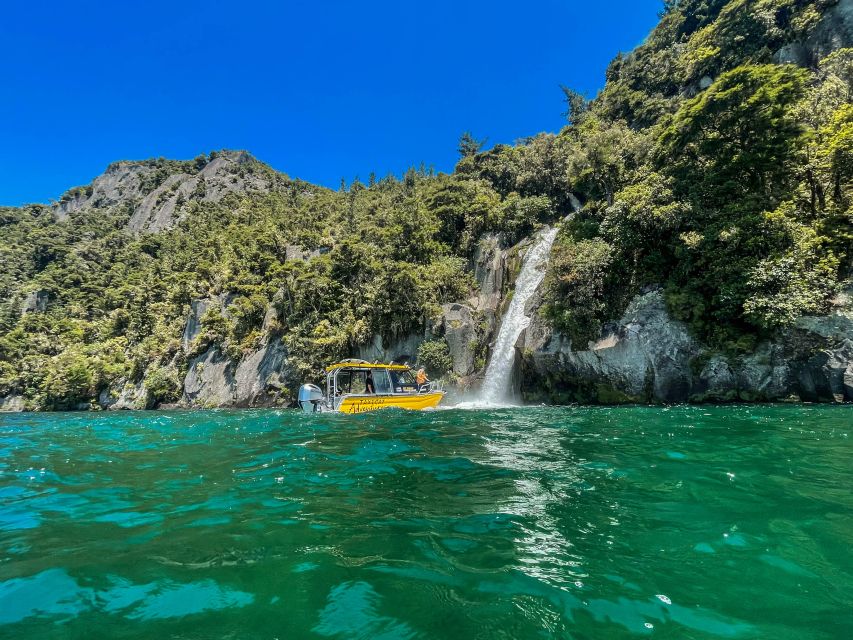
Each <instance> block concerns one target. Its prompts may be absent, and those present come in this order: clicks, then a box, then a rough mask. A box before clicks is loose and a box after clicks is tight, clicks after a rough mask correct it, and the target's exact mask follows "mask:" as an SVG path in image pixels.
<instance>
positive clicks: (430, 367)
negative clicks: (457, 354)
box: [418, 339, 453, 378]
mask: <svg viewBox="0 0 853 640" xmlns="http://www.w3.org/2000/svg"><path fill="white" fill-rule="evenodd" d="M418 365H419V366H422V367H423V368H424V369H426V371H427V373H428V374H429V375H430V376H431V377H434V378H439V377H441V376H443V375H446V374H447V373H449V372H450V370H451V369H452V368H453V358H451V357H450V348H449V347H448V346H447V342H445V341H444V340H443V339H442V340H429V341H427V342H423V343H421V346H420V347H418Z"/></svg>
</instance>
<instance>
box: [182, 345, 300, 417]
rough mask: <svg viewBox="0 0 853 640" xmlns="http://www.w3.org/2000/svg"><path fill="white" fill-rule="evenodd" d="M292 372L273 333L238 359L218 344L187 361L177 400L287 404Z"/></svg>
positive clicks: (184, 402) (212, 404)
mask: <svg viewBox="0 0 853 640" xmlns="http://www.w3.org/2000/svg"><path fill="white" fill-rule="evenodd" d="M294 382H295V380H294V372H293V371H292V369H291V368H290V367H289V365H288V363H287V350H286V348H285V346H284V344H283V343H282V342H281V340H280V339H279V338H278V337H277V336H267V337H266V338H265V339H264V341H263V343H262V344H261V346H260V347H258V349H256V350H254V351H252V352H250V353H248V354H245V355H243V357H242V358H240V360H238V361H234V360H232V359H230V358H229V357H228V356H227V355H225V354H224V353H222V351H221V349H220V348H219V346H218V345H211V346H210V347H209V348H208V349H207V351H205V352H204V353H203V354H201V355H199V356H197V357H196V358H194V359H193V360H192V361H191V362H190V364H189V370H188V371H187V375H186V378H185V379H184V391H183V397H182V399H181V404H182V405H185V406H192V407H228V406H235V407H258V406H277V405H281V404H288V403H289V402H290V400H291V398H290V395H289V391H288V385H293V384H294Z"/></svg>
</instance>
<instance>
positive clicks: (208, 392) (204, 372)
mask: <svg viewBox="0 0 853 640" xmlns="http://www.w3.org/2000/svg"><path fill="white" fill-rule="evenodd" d="M234 402H235V396H234V363H233V362H232V361H231V360H230V359H229V358H227V357H226V356H225V355H223V354H222V353H221V351H220V350H219V347H218V346H216V345H212V346H211V347H209V348H208V350H207V351H205V352H204V353H203V354H201V355H200V356H198V357H196V358H194V359H193V360H192V361H191V362H190V366H189V370H188V371H187V377H186V378H185V379H184V395H183V398H182V400H181V403H182V404H185V405H189V406H193V407H225V406H230V405H233V404H234Z"/></svg>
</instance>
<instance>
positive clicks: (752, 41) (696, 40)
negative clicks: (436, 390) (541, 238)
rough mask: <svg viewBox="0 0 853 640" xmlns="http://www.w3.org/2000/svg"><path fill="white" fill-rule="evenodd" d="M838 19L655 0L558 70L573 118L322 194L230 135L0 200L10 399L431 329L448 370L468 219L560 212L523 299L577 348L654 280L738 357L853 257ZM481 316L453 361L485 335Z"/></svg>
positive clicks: (833, 8)
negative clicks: (602, 53)
mask: <svg viewBox="0 0 853 640" xmlns="http://www.w3.org/2000/svg"><path fill="white" fill-rule="evenodd" d="M591 28H594V27H593V26H591ZM851 34H853V3H851V1H850V0H811V1H806V0H753V1H746V0H729V1H723V0H682V1H680V2H669V3H668V4H667V6H666V7H665V8H664V10H663V12H662V17H661V22H660V24H659V25H658V27H657V28H656V29H655V30H654V31H653V32H652V33H651V34H650V35H649V38H648V39H647V41H646V42H645V43H644V44H643V45H642V46H641V47H639V48H638V49H637V50H635V51H633V52H631V53H629V54H626V55H620V56H618V57H617V58H616V59H615V60H614V61H613V63H612V64H611V65H610V68H609V69H608V72H607V83H606V86H605V88H604V89H603V90H602V92H601V93H600V94H599V95H598V96H596V97H595V98H594V99H593V100H591V101H587V100H586V99H585V98H584V97H583V96H579V95H577V94H576V93H574V92H572V91H571V90H570V89H566V103H567V105H568V109H567V117H568V123H567V125H566V127H565V128H564V129H563V130H562V131H560V132H559V133H557V134H540V135H537V136H535V137H532V138H530V139H527V140H523V141H519V142H518V143H517V144H515V145H512V146H505V145H499V146H497V147H494V148H492V149H489V150H487V151H483V150H481V149H480V146H479V143H477V141H476V140H474V139H472V138H471V137H470V136H463V138H462V140H461V141H460V154H461V159H460V161H459V163H458V165H457V167H456V170H455V171H454V173H453V174H452V175H435V174H434V173H433V172H432V171H429V170H427V169H425V168H423V167H422V168H420V169H412V170H410V171H409V172H407V173H406V174H405V175H404V176H403V177H402V178H396V177H394V176H387V177H383V178H381V179H376V178H375V177H374V176H371V177H370V178H368V179H367V180H366V182H361V181H359V180H355V181H353V182H352V183H351V184H348V185H342V188H341V189H340V190H337V191H331V190H329V189H325V188H322V187H318V186H315V185H310V184H307V183H304V182H301V181H299V180H292V179H290V178H288V177H287V176H285V175H282V174H279V173H277V172H275V171H273V170H272V169H270V168H269V167H267V166H266V165H263V164H262V163H260V162H258V161H257V160H255V159H254V158H252V157H251V156H249V155H248V154H246V153H242V152H220V153H211V154H209V155H202V156H199V157H198V158H196V159H194V160H192V161H186V162H178V161H170V160H162V159H161V160H151V161H143V162H119V163H116V164H114V165H111V167H109V168H108V170H107V171H106V172H105V174H104V175H103V176H101V177H99V178H98V179H96V180H95V181H94V182H93V183H92V184H91V185H88V186H86V187H81V188H76V189H72V190H71V191H69V192H68V193H67V194H66V195H65V196H63V198H62V199H61V200H60V202H58V203H55V204H52V205H31V206H27V207H22V208H3V209H0V265H2V269H0V397H5V398H6V399H7V400H6V401H5V402H6V404H7V405H10V406H11V404H12V400H10V399H14V403H13V404H14V406H16V407H21V406H26V407H29V408H39V409H54V408H77V407H86V406H96V405H98V404H100V405H102V406H116V404H117V403H116V400H117V399H118V398H120V397H122V396H123V395H127V394H126V393H125V392H129V395H127V399H128V401H126V402H123V403H118V404H119V406H138V407H151V406H156V405H157V404H160V403H172V402H178V401H181V400H183V401H184V402H187V403H204V402H206V401H204V400H202V399H201V398H204V397H207V396H204V394H201V395H193V394H188V393H187V390H186V389H185V386H186V385H187V384H188V381H189V380H192V381H193V384H199V385H202V387H203V386H204V384H214V383H215V381H214V382H211V381H210V380H208V381H207V382H205V381H204V378H205V375H206V376H208V378H210V376H211V375H212V371H214V370H215V371H219V372H220V373H219V374H217V375H220V377H222V378H223V380H224V381H225V382H224V387H223V388H224V389H225V391H224V392H223V393H224V395H222V394H220V396H217V397H220V398H224V400H222V402H220V404H228V403H229V402H230V403H234V404H243V403H245V404H254V403H261V404H281V403H287V402H289V400H290V397H291V391H292V388H293V384H294V383H295V382H296V381H298V380H300V379H302V378H303V377H310V376H311V375H316V373H317V371H318V369H319V367H320V366H321V365H323V364H325V363H326V362H328V361H329V360H331V359H333V358H336V357H346V356H349V355H352V354H354V353H356V352H358V351H359V350H360V349H363V348H364V347H365V346H366V345H370V344H372V343H375V342H376V340H377V336H378V337H379V339H380V341H384V343H385V344H393V343H395V342H396V341H404V340H405V339H406V338H407V337H409V336H412V335H414V336H419V337H420V338H419V340H420V339H422V338H423V337H427V338H428V340H427V342H426V343H425V345H424V346H423V347H422V350H421V351H422V352H421V358H422V360H423V361H425V362H426V363H427V364H429V365H430V366H431V367H432V368H433V370H434V372H435V373H438V374H440V373H443V372H445V371H447V370H450V369H451V368H454V369H455V368H456V367H454V366H453V363H454V355H455V354H453V353H451V351H452V349H450V350H449V349H448V347H447V342H446V340H447V337H446V336H445V333H446V332H447V331H448V330H449V329H448V327H451V326H455V325H453V323H448V322H444V323H443V324H442V322H440V321H438V320H437V319H440V318H441V317H442V314H444V316H445V317H446V316H447V307H445V308H444V309H443V308H442V305H446V304H447V303H452V302H461V301H466V300H470V299H471V298H472V297H474V296H476V295H477V293H478V292H477V287H478V285H477V282H476V280H475V277H474V271H475V267H476V261H477V260H476V259H479V258H481V256H480V255H479V253H478V251H479V249H478V247H480V245H481V244H482V243H481V240H482V238H483V237H484V236H487V234H494V233H497V234H499V237H498V241H499V242H500V243H501V244H502V245H503V246H504V247H510V246H512V245H514V244H515V243H517V242H519V241H520V240H523V239H524V238H525V237H527V236H529V235H530V234H532V233H533V232H534V231H535V230H536V228H537V227H538V226H539V225H542V224H552V223H555V222H558V221H563V223H562V226H561V231H560V235H559V236H558V240H557V243H556V244H555V248H554V251H553V254H552V260H551V263H550V265H549V269H548V275H547V278H546V283H545V287H544V289H543V292H542V297H543V304H542V307H541V309H540V310H539V311H538V313H539V314H540V318H541V320H542V322H545V323H546V324H548V325H549V326H550V327H552V329H553V330H554V331H556V332H559V333H560V334H561V335H564V336H567V337H568V338H569V339H570V340H571V341H572V343H573V344H575V345H578V346H580V345H586V343H587V342H588V341H590V340H593V341H594V340H596V339H597V338H598V337H599V335H600V333H601V327H602V325H603V324H604V323H606V322H607V321H610V320H613V319H615V318H618V317H619V316H620V315H621V314H622V313H623V312H624V311H625V309H626V307H628V305H629V303H630V301H631V300H632V299H633V298H635V296H637V295H638V294H640V293H642V292H644V291H647V290H648V288H649V287H655V286H657V287H660V288H661V290H662V292H663V297H664V300H665V303H666V307H667V309H668V311H669V313H670V314H671V315H672V316H673V317H674V318H675V319H677V320H681V321H683V322H684V323H685V324H686V326H688V327H689V330H690V332H691V333H692V335H693V336H695V337H696V339H698V340H701V341H703V343H704V344H706V345H708V349H709V350H712V351H719V352H720V353H731V354H738V353H749V352H751V351H752V350H754V349H755V346H756V345H757V344H758V343H760V342H761V341H762V340H766V339H769V338H771V337H772V336H774V335H776V334H777V333H778V332H779V331H781V330H784V329H785V328H786V327H790V326H792V325H793V324H794V323H795V322H796V321H797V319H798V318H801V317H802V316H807V315H819V314H823V313H826V312H827V311H828V310H829V309H830V306H831V301H832V299H833V297H834V296H835V295H836V294H837V293H838V291H839V287H840V285H841V283H842V282H843V281H844V280H845V279H846V278H848V277H849V276H850V270H851V255H853V254H851V251H853V221H852V220H851V208H850V204H851V203H850V197H851V192H850V187H851V179H852V178H853V105H851V99H850V98H851V91H853V50H851V49H849V48H847V47H850V46H851V45H853V42H851ZM472 126H476V123H472ZM487 237H491V236H487ZM475 258H476V259H475ZM509 271H511V269H510V270H509ZM508 275H509V276H511V273H509V272H508ZM504 288H506V287H504ZM498 293H501V292H498ZM194 301H195V304H194ZM199 301H206V302H205V303H204V304H203V305H201V306H200V303H199ZM202 307H203V309H204V312H203V314H202V315H201V317H198V318H194V315H195V314H196V312H198V310H199V309H201V308H202ZM480 312H481V310H478V309H476V308H474V310H473V312H472V313H471V314H469V315H470V318H468V321H469V323H470V324H471V325H472V328H471V331H470V332H469V333H468V334H465V335H466V336H467V337H466V340H467V341H468V342H471V343H473V344H471V345H470V348H471V349H472V350H473V351H474V352H475V354H476V357H475V358H473V359H472V358H469V359H470V360H472V361H473V362H475V365H472V367H468V369H472V368H473V369H477V368H482V366H483V364H484V362H485V357H486V355H487V352H488V342H489V339H490V337H491V332H492V330H493V329H494V326H493V323H492V324H490V323H489V322H487V319H486V318H485V317H484V316H482V315H479V314H480ZM466 317H467V316H466ZM188 319H189V324H190V325H195V324H198V326H193V327H192V330H190V328H189V327H188V326H187V325H188ZM445 319H446V318H445ZM196 321H197V322H196ZM453 322H456V321H455V320H454V321H453ZM443 336H444V337H443ZM256 360H257V361H258V362H260V361H263V362H264V363H265V364H264V365H263V366H260V365H259V366H255V365H254V364H252V363H254V362H255V361H256ZM246 363H248V364H246ZM244 364H245V367H249V368H250V369H251V375H249V379H248V382H246V381H244V380H243V377H245V376H244V375H243V374H241V373H240V371H241V369H240V367H241V366H243V365H244ZM249 365H251V367H250V366H249ZM205 367H206V368H207V373H206V374H205V373H204V369H205ZM216 367H219V368H218V369H216ZM245 367H244V369H245ZM456 373H457V374H470V373H475V371H473V370H470V371H469V370H464V371H457V372H456ZM273 374H275V375H273ZM241 376H242V377H241ZM244 382H245V385H248V387H251V388H252V389H253V391H252V392H251V393H250V394H249V395H245V394H242V395H241V394H240V393H238V391H237V390H238V389H240V388H243V387H241V385H242V384H243V383H244ZM245 385H244V386H245ZM248 387H247V388H248ZM228 394H232V395H230V396H229V395H228ZM228 398H231V400H230V401H229V400H228Z"/></svg>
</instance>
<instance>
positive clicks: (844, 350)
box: [519, 290, 853, 403]
mask: <svg viewBox="0 0 853 640" xmlns="http://www.w3.org/2000/svg"><path fill="white" fill-rule="evenodd" d="M850 299H851V296H850V295H849V292H848V293H847V294H845V295H842V296H839V298H838V300H837V301H836V308H835V310H834V311H833V313H832V314H830V315H827V316H822V317H813V318H802V319H801V320H800V321H799V322H798V323H797V326H796V327H795V328H793V329H790V330H787V331H784V332H782V333H780V334H779V335H778V336H777V337H776V339H774V340H773V341H766V342H763V343H761V344H759V345H758V347H757V348H756V349H755V350H754V351H753V352H752V353H750V354H746V355H740V356H731V355H729V356H726V355H724V354H720V353H714V352H713V351H711V350H709V349H708V348H707V347H706V346H705V345H703V344H701V343H700V342H699V341H697V340H696V339H695V338H694V337H692V336H691V334H690V333H689V332H688V330H687V327H685V326H684V325H683V324H682V323H680V322H678V321H676V320H673V319H672V318H671V317H670V316H669V313H668V312H667V309H666V305H665V302H664V300H663V295H662V292H661V291H659V290H652V291H648V292H646V293H644V294H643V295H640V296H637V297H636V298H635V299H634V300H633V301H632V302H631V304H630V305H629V307H628V309H627V310H626V311H625V313H624V315H623V316H622V317H621V318H620V319H619V320H618V321H617V322H615V323H612V324H611V325H608V326H606V327H604V328H603V331H602V337H601V339H600V340H598V341H597V342H595V343H590V344H588V345H572V344H571V341H570V340H569V339H568V338H567V337H566V336H563V335H562V334H560V333H559V332H556V331H554V330H552V329H551V328H550V327H549V326H548V325H547V323H545V322H544V321H543V320H542V319H541V318H540V317H538V316H534V320H533V322H532V323H531V326H530V327H529V328H528V330H527V332H526V334H525V335H524V336H523V340H521V341H520V344H519V348H520V351H521V353H522V367H523V375H522V391H523V392H524V395H525V397H526V398H527V399H529V400H540V401H547V402H557V403H566V402H602V403H618V402H662V403H670V402H727V401H736V400H740V401H780V400H803V401H812V402H849V401H853V306H851V304H850Z"/></svg>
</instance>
